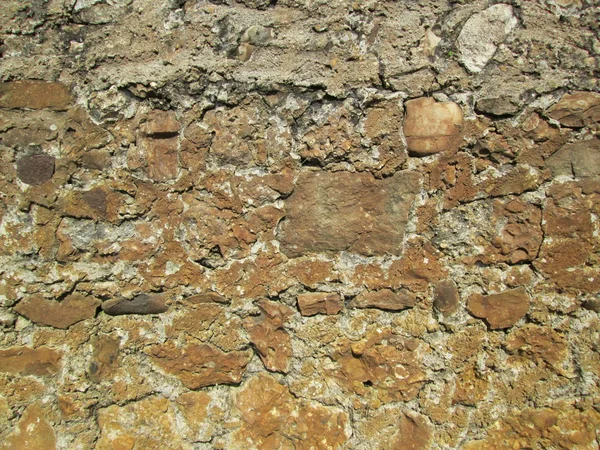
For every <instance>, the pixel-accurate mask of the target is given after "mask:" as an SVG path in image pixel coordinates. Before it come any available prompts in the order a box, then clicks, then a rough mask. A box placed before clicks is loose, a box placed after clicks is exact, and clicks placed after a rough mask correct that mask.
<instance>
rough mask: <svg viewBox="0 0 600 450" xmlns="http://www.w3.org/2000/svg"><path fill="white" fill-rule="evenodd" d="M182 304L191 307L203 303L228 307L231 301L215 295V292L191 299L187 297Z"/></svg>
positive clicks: (197, 295)
mask: <svg viewBox="0 0 600 450" xmlns="http://www.w3.org/2000/svg"><path fill="white" fill-rule="evenodd" d="M184 302H185V303H189V304H192V305H201V304H205V303H208V304H210V303H217V304H221V305H228V304H230V303H231V300H229V299H226V298H225V297H223V296H221V295H219V294H217V293H216V292H205V293H203V294H196V295H192V296H191V297H187V298H186V299H185V300H184Z"/></svg>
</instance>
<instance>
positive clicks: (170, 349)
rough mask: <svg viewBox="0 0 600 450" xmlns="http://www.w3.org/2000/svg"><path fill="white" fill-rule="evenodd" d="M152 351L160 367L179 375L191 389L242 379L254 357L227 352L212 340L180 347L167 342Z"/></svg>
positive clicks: (247, 354)
mask: <svg viewBox="0 0 600 450" xmlns="http://www.w3.org/2000/svg"><path fill="white" fill-rule="evenodd" d="M150 354H151V355H152V357H153V359H154V361H155V362H156V364H157V365H158V366H159V367H162V368H163V369H164V370H165V371H166V372H167V373H171V374H173V375H175V376H177V377H178V378H179V379H180V380H181V382H182V383H183V384H184V386H186V387H187V388H189V389H199V388H202V387H205V386H212V385H215V384H235V383H239V382H240V380H241V379H242V375H243V373H244V371H245V370H246V365H248V362H249V361H250V355H249V353H248V352H242V351H240V352H229V353H225V352H222V351H220V350H219V349H218V348H216V347H215V346H213V345H210V344H188V345H186V346H185V347H181V348H177V347H176V346H175V345H173V344H172V343H166V344H162V345H157V346H155V347H153V348H152V349H151V350H150Z"/></svg>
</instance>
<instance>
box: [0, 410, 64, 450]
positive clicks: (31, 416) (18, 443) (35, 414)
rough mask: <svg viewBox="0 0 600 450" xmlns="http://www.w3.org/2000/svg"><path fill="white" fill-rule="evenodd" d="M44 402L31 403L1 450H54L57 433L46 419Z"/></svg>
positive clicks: (1, 445) (0, 445) (2, 444)
mask: <svg viewBox="0 0 600 450" xmlns="http://www.w3.org/2000/svg"><path fill="white" fill-rule="evenodd" d="M42 407H43V404H42V402H36V403H34V404H32V405H29V406H28V407H27V408H25V411H23V415H22V416H21V418H20V419H19V423H17V427H16V429H15V430H14V431H13V433H12V434H10V435H8V437H7V438H6V440H5V441H4V442H3V443H1V444H0V450H24V449H27V450H53V449H55V448H56V435H55V434H54V429H53V428H52V425H51V424H50V423H49V422H48V420H46V416H47V413H46V412H45V411H44V410H43V409H42Z"/></svg>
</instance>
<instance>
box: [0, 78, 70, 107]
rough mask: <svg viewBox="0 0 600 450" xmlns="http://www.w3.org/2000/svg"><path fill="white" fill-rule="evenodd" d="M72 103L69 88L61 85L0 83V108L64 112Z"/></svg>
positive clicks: (47, 82) (45, 82) (28, 81)
mask: <svg viewBox="0 0 600 450" xmlns="http://www.w3.org/2000/svg"><path fill="white" fill-rule="evenodd" d="M72 102H73V99H72V97H71V94H70V92H69V87H68V86H67V85H65V84H62V83H57V82H50V81H33V80H20V81H13V82H8V83H7V82H4V83H0V108H9V109H16V108H30V109H52V110H55V111H64V110H66V109H67V108H68V107H69V106H70V105H71V103H72Z"/></svg>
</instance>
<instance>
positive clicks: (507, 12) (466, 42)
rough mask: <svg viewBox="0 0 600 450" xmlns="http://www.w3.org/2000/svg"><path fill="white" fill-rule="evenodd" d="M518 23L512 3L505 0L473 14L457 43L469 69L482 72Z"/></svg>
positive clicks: (462, 59) (463, 60)
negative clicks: (507, 3)
mask: <svg viewBox="0 0 600 450" xmlns="http://www.w3.org/2000/svg"><path fill="white" fill-rule="evenodd" d="M516 25H517V18H516V17H515V16H514V15H513V9H512V6H510V5H506V4H503V3H499V4H496V5H493V6H490V7H489V8H487V9H485V10H483V11H482V12H480V13H477V14H473V15H472V16H471V17H470V18H469V20H467V21H466V22H465V25H464V26H463V28H462V30H461V32H460V34H459V36H458V40H457V43H456V44H457V47H458V50H459V52H460V58H461V61H462V63H463V64H464V66H465V67H466V68H467V70H469V71H470V72H473V73H478V72H481V71H482V70H483V68H484V67H485V66H486V65H487V63H488V62H489V60H490V59H492V57H493V56H494V53H496V49H497V47H498V45H499V44H500V43H502V42H503V41H504V40H505V39H506V37H507V36H508V35H509V34H510V32H511V31H512V30H513V29H514V28H515V26H516Z"/></svg>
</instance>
